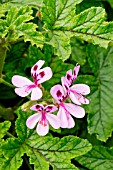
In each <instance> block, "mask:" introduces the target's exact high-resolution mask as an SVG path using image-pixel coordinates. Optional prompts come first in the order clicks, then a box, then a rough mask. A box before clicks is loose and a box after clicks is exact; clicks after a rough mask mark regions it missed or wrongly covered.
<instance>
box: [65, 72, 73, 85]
mask: <svg viewBox="0 0 113 170" xmlns="http://www.w3.org/2000/svg"><path fill="white" fill-rule="evenodd" d="M66 80H67V83H68V85H69V86H70V85H71V84H72V80H73V75H72V70H68V71H67V73H66Z"/></svg>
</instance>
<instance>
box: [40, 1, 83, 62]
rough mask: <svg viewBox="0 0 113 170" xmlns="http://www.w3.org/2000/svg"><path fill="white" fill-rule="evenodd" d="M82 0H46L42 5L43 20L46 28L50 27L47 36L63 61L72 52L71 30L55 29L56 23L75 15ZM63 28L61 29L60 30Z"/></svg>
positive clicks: (55, 52)
mask: <svg viewBox="0 0 113 170" xmlns="http://www.w3.org/2000/svg"><path fill="white" fill-rule="evenodd" d="M81 1H82V0H74V1H72V0H65V1H60V0H58V1H56V0H54V1H52V2H51V1H46V0H44V1H43V3H44V5H43V7H42V9H41V10H42V20H43V21H44V22H45V28H46V29H49V31H48V33H47V35H46V38H47V40H46V41H48V43H49V44H51V45H52V46H53V47H54V54H55V55H58V56H59V58H60V59H62V60H63V61H64V60H66V59H68V58H69V55H70V54H71V47H70V45H69V44H70V37H71V34H70V33H69V32H63V31H62V30H61V28H59V30H58V31H55V30H54V25H58V24H59V23H62V24H64V23H65V22H66V21H67V20H68V21H69V20H70V19H71V18H72V17H74V15H75V5H76V4H78V3H80V2H81ZM60 30H61V31H60Z"/></svg>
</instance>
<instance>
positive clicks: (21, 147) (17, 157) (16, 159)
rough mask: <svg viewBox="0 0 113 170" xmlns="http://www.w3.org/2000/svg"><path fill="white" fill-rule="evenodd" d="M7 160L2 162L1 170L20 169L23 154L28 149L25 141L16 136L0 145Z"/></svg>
mask: <svg viewBox="0 0 113 170" xmlns="http://www.w3.org/2000/svg"><path fill="white" fill-rule="evenodd" d="M0 149H1V150H2V153H3V155H4V157H5V158H6V160H5V161H4V163H3V164H2V167H1V170H18V168H19V167H20V166H21V165H22V162H23V160H22V158H21V157H22V156H23V155H24V153H25V152H26V150H27V149H28V148H27V146H26V145H25V144H24V143H21V142H20V141H19V140H18V139H16V138H8V139H7V140H6V141H5V142H4V143H3V144H2V145H1V147H0Z"/></svg>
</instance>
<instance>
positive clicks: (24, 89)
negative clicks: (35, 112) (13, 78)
mask: <svg viewBox="0 0 113 170" xmlns="http://www.w3.org/2000/svg"><path fill="white" fill-rule="evenodd" d="M14 90H15V93H16V94H17V95H19V96H21V97H26V96H28V95H29V94H30V93H31V91H32V89H31V88H28V87H27V86H24V87H18V88H15V89H14Z"/></svg>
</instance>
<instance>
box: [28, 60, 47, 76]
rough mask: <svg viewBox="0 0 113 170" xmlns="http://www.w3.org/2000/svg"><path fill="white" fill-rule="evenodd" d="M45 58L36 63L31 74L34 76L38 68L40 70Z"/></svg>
mask: <svg viewBox="0 0 113 170" xmlns="http://www.w3.org/2000/svg"><path fill="white" fill-rule="evenodd" d="M44 62H45V61H44V60H39V61H38V62H37V63H36V64H34V66H33V67H32V68H31V75H32V76H33V75H34V74H35V73H36V71H37V70H39V69H40V68H41V67H42V66H43V64H44Z"/></svg>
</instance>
